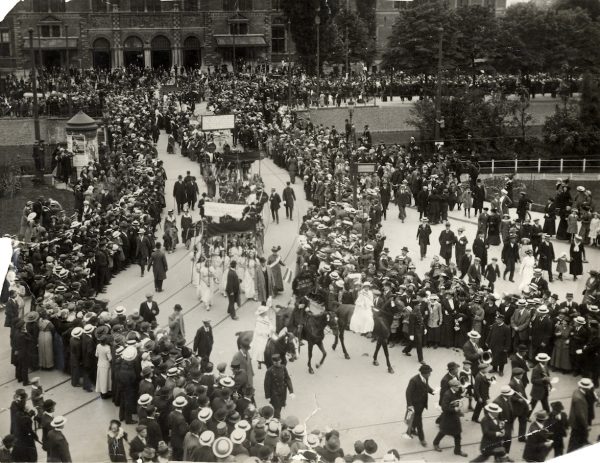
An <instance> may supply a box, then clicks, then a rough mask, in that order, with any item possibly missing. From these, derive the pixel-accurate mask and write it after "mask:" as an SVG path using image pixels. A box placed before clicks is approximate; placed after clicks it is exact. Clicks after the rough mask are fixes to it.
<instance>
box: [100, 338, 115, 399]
mask: <svg viewBox="0 0 600 463" xmlns="http://www.w3.org/2000/svg"><path fill="white" fill-rule="evenodd" d="M96 357H98V368H97V370H96V392H100V393H101V394H106V393H107V392H110V391H111V390H112V379H111V376H112V375H111V363H110V362H111V360H112V356H111V354H110V346H108V345H104V346H103V345H102V344H98V345H97V346H96Z"/></svg>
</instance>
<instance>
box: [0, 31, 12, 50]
mask: <svg viewBox="0 0 600 463" xmlns="http://www.w3.org/2000/svg"><path fill="white" fill-rule="evenodd" d="M0 56H10V32H8V31H0Z"/></svg>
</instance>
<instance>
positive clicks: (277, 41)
mask: <svg viewBox="0 0 600 463" xmlns="http://www.w3.org/2000/svg"><path fill="white" fill-rule="evenodd" d="M285 35H286V34H285V26H279V25H275V26H272V27H271V53H285V52H286V51H287V50H286V46H285Z"/></svg>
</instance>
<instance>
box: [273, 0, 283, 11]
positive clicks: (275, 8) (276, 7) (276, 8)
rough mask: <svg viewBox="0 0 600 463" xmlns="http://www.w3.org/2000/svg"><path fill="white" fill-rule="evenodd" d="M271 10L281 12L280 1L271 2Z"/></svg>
mask: <svg viewBox="0 0 600 463" xmlns="http://www.w3.org/2000/svg"><path fill="white" fill-rule="evenodd" d="M271 9H273V10H277V11H280V10H281V0H271Z"/></svg>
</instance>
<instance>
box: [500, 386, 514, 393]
mask: <svg viewBox="0 0 600 463" xmlns="http://www.w3.org/2000/svg"><path fill="white" fill-rule="evenodd" d="M514 393H515V391H514V390H513V388H512V387H510V386H508V385H507V386H502V388H501V389H500V394H502V395H506V396H510V395H513V394H514Z"/></svg>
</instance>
